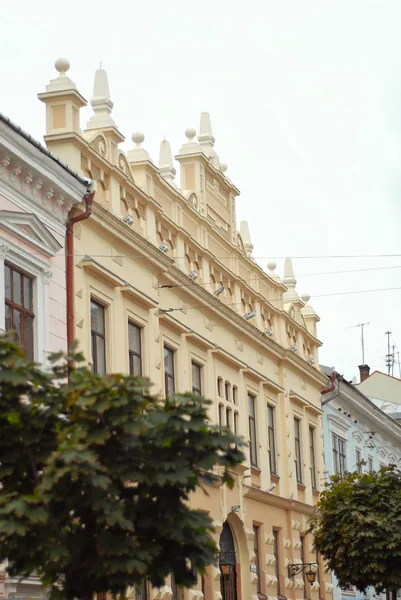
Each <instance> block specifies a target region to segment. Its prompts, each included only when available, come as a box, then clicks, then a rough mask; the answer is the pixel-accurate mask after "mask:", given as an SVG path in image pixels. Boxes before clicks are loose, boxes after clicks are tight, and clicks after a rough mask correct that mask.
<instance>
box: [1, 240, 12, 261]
mask: <svg viewBox="0 0 401 600" xmlns="http://www.w3.org/2000/svg"><path fill="white" fill-rule="evenodd" d="M8 252H10V246H9V245H8V244H6V243H5V242H0V260H4V259H5V257H6V254H8Z"/></svg>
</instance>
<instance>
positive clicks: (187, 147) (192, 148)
mask: <svg viewBox="0 0 401 600" xmlns="http://www.w3.org/2000/svg"><path fill="white" fill-rule="evenodd" d="M185 137H186V138H187V139H188V141H187V142H186V143H185V144H183V145H182V146H181V148H180V150H179V152H178V154H180V155H184V154H197V153H198V152H201V147H200V146H199V144H197V143H196V142H195V141H194V140H195V137H196V129H194V128H193V127H188V128H187V129H186V130H185Z"/></svg>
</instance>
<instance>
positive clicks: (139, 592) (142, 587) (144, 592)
mask: <svg viewBox="0 0 401 600" xmlns="http://www.w3.org/2000/svg"><path fill="white" fill-rule="evenodd" d="M135 600H148V583H147V581H143V582H142V583H141V584H139V585H135Z"/></svg>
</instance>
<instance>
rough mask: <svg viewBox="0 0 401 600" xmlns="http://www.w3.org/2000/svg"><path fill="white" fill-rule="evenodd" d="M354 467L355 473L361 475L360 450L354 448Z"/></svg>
mask: <svg viewBox="0 0 401 600" xmlns="http://www.w3.org/2000/svg"><path fill="white" fill-rule="evenodd" d="M355 467H356V472H357V473H358V474H359V475H362V473H363V469H362V451H361V450H360V448H355Z"/></svg>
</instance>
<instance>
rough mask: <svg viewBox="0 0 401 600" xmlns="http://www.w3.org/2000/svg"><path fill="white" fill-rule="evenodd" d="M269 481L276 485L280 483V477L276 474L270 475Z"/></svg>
mask: <svg viewBox="0 0 401 600" xmlns="http://www.w3.org/2000/svg"><path fill="white" fill-rule="evenodd" d="M270 479H271V480H272V481H274V482H275V483H278V482H279V481H280V475H277V473H270Z"/></svg>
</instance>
